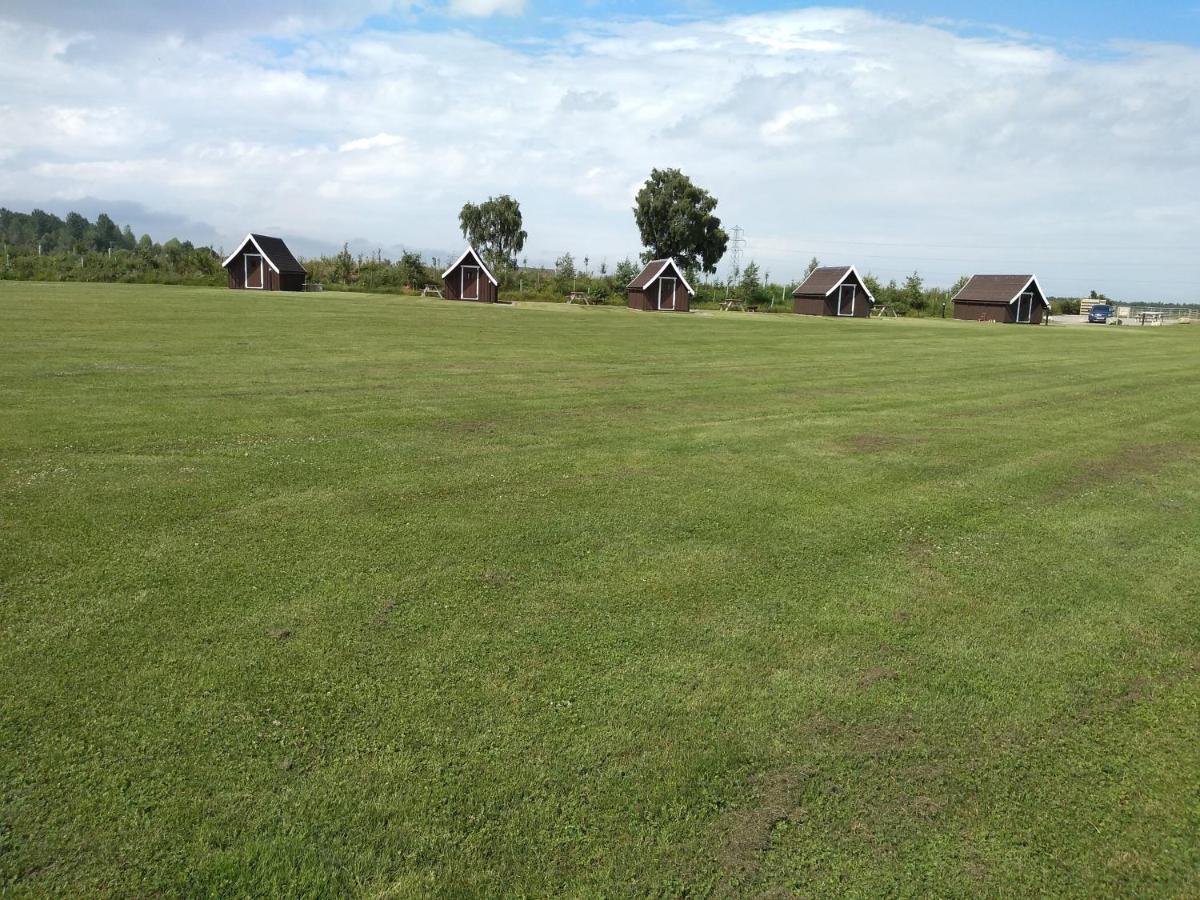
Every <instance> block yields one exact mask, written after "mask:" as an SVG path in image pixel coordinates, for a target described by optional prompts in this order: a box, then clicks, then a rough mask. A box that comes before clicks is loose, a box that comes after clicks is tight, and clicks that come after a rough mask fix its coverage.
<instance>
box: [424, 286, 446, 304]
mask: <svg viewBox="0 0 1200 900" xmlns="http://www.w3.org/2000/svg"><path fill="white" fill-rule="evenodd" d="M421 296H422V297H430V296H435V297H442V289H441V288H440V287H438V286H437V285H436V284H427V285H425V287H424V288H422V289H421ZM442 299H443V300H444V299H446V298H445V297H442Z"/></svg>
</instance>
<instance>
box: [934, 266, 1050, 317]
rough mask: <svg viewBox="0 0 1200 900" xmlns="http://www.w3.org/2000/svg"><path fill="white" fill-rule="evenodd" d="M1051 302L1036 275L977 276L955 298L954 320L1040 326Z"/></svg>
mask: <svg viewBox="0 0 1200 900" xmlns="http://www.w3.org/2000/svg"><path fill="white" fill-rule="evenodd" d="M1049 311H1050V301H1048V300H1047V299H1046V295H1045V294H1044V293H1043V292H1042V287H1041V285H1039V284H1038V280H1037V277H1036V276H1034V275H976V276H974V277H973V278H972V279H971V280H970V281H968V282H967V283H966V284H965V285H963V289H962V290H961V291H959V292H958V293H957V294H955V295H954V318H956V319H964V320H966V321H969V322H1008V323H1011V324H1013V325H1041V324H1042V321H1043V319H1044V317H1045V314H1046V313H1048V312H1049Z"/></svg>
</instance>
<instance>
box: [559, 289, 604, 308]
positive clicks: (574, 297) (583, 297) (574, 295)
mask: <svg viewBox="0 0 1200 900" xmlns="http://www.w3.org/2000/svg"><path fill="white" fill-rule="evenodd" d="M597 302H599V301H597V300H596V299H595V298H594V297H592V295H591V294H588V293H585V292H583V291H571V292H570V293H569V294H567V303H582V304H583V305H584V306H592V305H594V304H596V303H597Z"/></svg>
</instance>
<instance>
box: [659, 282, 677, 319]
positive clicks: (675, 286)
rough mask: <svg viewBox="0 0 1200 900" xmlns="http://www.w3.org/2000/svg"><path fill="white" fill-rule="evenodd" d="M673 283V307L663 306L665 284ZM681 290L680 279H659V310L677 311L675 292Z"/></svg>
mask: <svg viewBox="0 0 1200 900" xmlns="http://www.w3.org/2000/svg"><path fill="white" fill-rule="evenodd" d="M666 281H669V282H671V305H670V306H663V282H666ZM678 289H679V279H678V278H666V277H664V278H660V279H658V308H659V309H660V310H661V311H663V312H674V311H675V292H676V291H677V290H678Z"/></svg>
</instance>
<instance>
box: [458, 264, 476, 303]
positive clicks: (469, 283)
mask: <svg viewBox="0 0 1200 900" xmlns="http://www.w3.org/2000/svg"><path fill="white" fill-rule="evenodd" d="M460 271H461V272H462V298H463V299H464V300H478V299H479V266H463V267H462V269H461V270H460Z"/></svg>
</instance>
